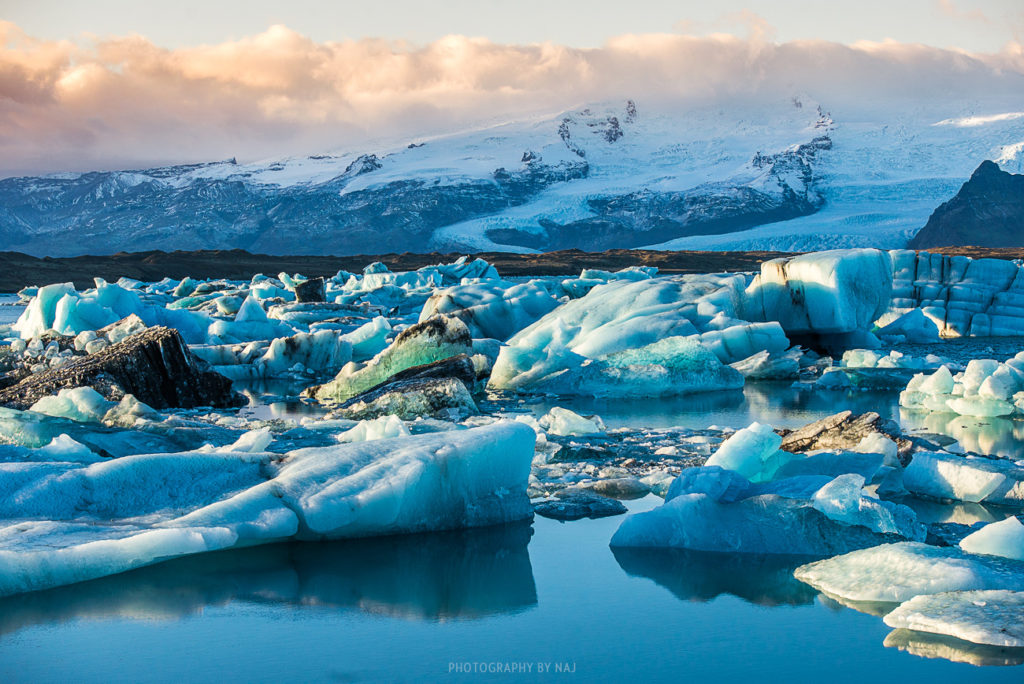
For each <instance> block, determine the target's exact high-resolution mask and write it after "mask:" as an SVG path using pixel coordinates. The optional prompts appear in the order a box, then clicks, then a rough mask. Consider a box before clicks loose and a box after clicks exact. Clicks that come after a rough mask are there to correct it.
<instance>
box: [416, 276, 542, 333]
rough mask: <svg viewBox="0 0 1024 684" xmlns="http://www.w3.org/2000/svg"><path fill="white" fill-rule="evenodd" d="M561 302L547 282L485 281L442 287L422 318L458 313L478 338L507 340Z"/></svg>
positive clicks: (427, 305)
mask: <svg viewBox="0 0 1024 684" xmlns="http://www.w3.org/2000/svg"><path fill="white" fill-rule="evenodd" d="M556 306H558V300H557V299H555V298H554V297H553V296H552V295H551V293H550V292H549V291H548V288H547V287H545V286H544V283H543V282H542V281H539V280H531V281H530V282H528V283H519V284H517V285H510V284H508V283H502V282H497V283H494V282H493V281H484V282H481V283H473V284H467V285H457V286H455V287H450V288H447V289H444V290H438V291H436V292H434V294H432V295H431V296H430V298H429V299H428V300H427V301H426V303H425V304H424V305H423V309H422V310H421V311H420V322H423V321H425V320H427V319H428V318H431V317H432V316H435V315H437V314H444V315H447V316H454V317H455V318H458V319H459V320H461V321H462V322H463V323H465V324H466V326H467V327H469V330H470V333H471V334H472V336H473V337H474V338H492V339H496V340H507V339H508V338H510V337H512V336H513V335H514V334H516V333H517V332H519V331H520V330H522V329H523V328H525V327H526V326H528V325H530V324H531V323H533V322H534V321H536V320H537V319H539V318H540V317H541V316H543V315H545V314H547V313H548V312H550V311H551V310H552V309H554V308H555V307H556Z"/></svg>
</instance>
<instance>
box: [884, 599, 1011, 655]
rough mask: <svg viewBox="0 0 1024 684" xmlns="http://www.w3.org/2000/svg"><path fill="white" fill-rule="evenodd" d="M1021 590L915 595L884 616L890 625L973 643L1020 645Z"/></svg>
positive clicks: (886, 622)
mask: <svg viewBox="0 0 1024 684" xmlns="http://www.w3.org/2000/svg"><path fill="white" fill-rule="evenodd" d="M1022 615H1024V591H1006V590H988V591H953V592H948V593H941V594H929V595H924V596H915V597H914V598H912V599H910V600H909V601H906V602H904V603H901V604H900V605H899V607H897V608H896V609H895V610H894V611H892V612H891V613H889V614H888V615H886V616H885V618H884V619H885V624H887V625H889V626H890V627H895V628H898V629H899V628H902V629H913V630H916V631H919V632H929V633H932V634H945V635H948V636H952V637H955V638H957V639H963V640H964V641H970V642H972V643H975V644H989V645H991V646H1006V647H1010V648H1022V647H1024V620H1022V619H1021V616H1022Z"/></svg>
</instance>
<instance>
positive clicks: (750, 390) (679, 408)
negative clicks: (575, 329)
mask: <svg viewBox="0 0 1024 684" xmlns="http://www.w3.org/2000/svg"><path fill="white" fill-rule="evenodd" d="M898 403H899V394H898V393H897V392H892V391H888V392H864V391H849V392H836V391H821V390H812V389H808V388H806V387H794V386H793V383H792V382H791V381H789V380H785V381H763V382H748V383H747V384H746V385H745V386H744V387H743V389H742V391H741V390H732V391H723V392H706V393H701V394H691V395H687V396H682V397H662V398H658V399H607V398H605V399H601V398H595V397H538V398H535V399H531V400H527V402H525V403H524V404H523V407H524V408H528V409H530V410H532V411H533V412H534V413H537V414H538V415H540V414H544V413H546V412H547V411H549V410H550V409H551V407H552V406H562V407H565V408H569V409H572V410H573V411H576V412H577V413H581V414H584V415H589V414H594V413H596V414H597V415H599V416H601V418H602V419H603V420H604V422H605V423H606V424H607V425H608V426H609V427H611V428H619V427H631V428H637V427H646V428H667V427H685V428H693V429H701V428H706V427H708V426H709V425H712V424H714V425H719V426H722V427H732V428H741V427H746V426H748V425H750V423H751V422H753V421H755V420H756V421H759V422H764V423H770V424H772V425H774V426H776V427H788V428H794V427H799V426H802V425H805V424H807V423H810V422H813V421H815V420H819V419H821V418H824V417H826V416H830V415H832V414H834V413H836V412H837V411H842V410H845V409H850V410H852V411H853V412H854V413H864V412H865V411H877V412H878V413H880V414H881V415H882V417H883V418H893V419H895V418H897V417H898V415H899V412H898V408H899V407H898Z"/></svg>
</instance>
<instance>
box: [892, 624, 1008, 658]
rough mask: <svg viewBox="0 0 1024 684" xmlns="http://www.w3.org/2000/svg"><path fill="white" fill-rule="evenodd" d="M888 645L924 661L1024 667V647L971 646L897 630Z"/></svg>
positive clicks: (952, 639)
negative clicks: (932, 659) (937, 660)
mask: <svg viewBox="0 0 1024 684" xmlns="http://www.w3.org/2000/svg"><path fill="white" fill-rule="evenodd" d="M885 645H886V646H887V647H889V648H897V649H899V650H901V651H906V652H907V653H910V654H913V655H916V656H920V657H922V658H939V659H942V660H951V661H953V662H955V663H967V664H969V665H977V666H980V667H991V666H1000V665H1021V664H1024V648H1007V647H1006V646H989V645H986V644H972V643H971V642H969V641H962V640H960V639H956V638H953V637H950V636H945V635H942V634H928V633H927V632H916V631H914V630H912V629H896V630H893V631H892V632H889V634H888V635H887V636H886V637H885Z"/></svg>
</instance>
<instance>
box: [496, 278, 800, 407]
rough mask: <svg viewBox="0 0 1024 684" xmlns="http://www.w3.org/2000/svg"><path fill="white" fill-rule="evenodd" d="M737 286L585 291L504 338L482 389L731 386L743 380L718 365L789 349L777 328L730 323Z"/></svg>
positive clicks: (660, 390) (652, 284) (666, 390)
mask: <svg viewBox="0 0 1024 684" xmlns="http://www.w3.org/2000/svg"><path fill="white" fill-rule="evenodd" d="M744 282H745V280H744V278H743V277H742V276H684V277H672V278H651V279H644V280H637V281H613V282H609V283H607V284H604V285H599V286H597V287H594V288H593V289H591V290H590V291H589V292H588V293H587V294H586V295H585V296H584V297H581V298H579V299H574V300H571V301H569V302H568V303H566V304H563V305H562V306H560V307H558V308H557V309H555V310H554V311H552V312H551V313H549V314H547V315H546V316H544V317H543V318H541V319H540V320H539V321H537V322H536V323H534V324H532V325H530V326H529V327H527V328H525V329H524V330H521V331H520V332H518V333H517V334H516V335H514V336H513V337H512V338H511V339H509V341H508V344H507V346H504V347H502V348H501V351H500V353H499V355H498V358H497V360H496V361H495V363H494V367H493V370H492V373H491V378H490V382H489V386H490V387H491V388H492V389H510V390H524V391H546V392H553V393H573V394H617V395H625V394H635V395H644V394H648V395H650V396H658V395H664V394H685V393H688V392H697V391H712V390H716V389H729V388H735V387H740V386H742V383H743V378H742V375H740V374H739V373H738V372H736V371H735V370H734V369H732V368H728V367H727V366H725V365H724V364H727V363H733V362H736V361H741V360H744V359H747V358H749V357H751V356H753V355H754V354H756V353H758V352H761V351H768V352H769V353H781V352H783V351H785V349H786V348H787V347H788V346H789V342H788V340H787V339H786V337H785V335H784V334H783V332H782V329H781V328H780V327H778V325H777V324H775V323H761V324H750V323H748V322H747V321H743V320H740V319H738V318H737V317H736V315H737V308H738V305H739V303H740V299H741V297H742V288H743V286H744ZM645 387H646V388H647V391H646V392H645V390H644V388H645Z"/></svg>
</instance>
